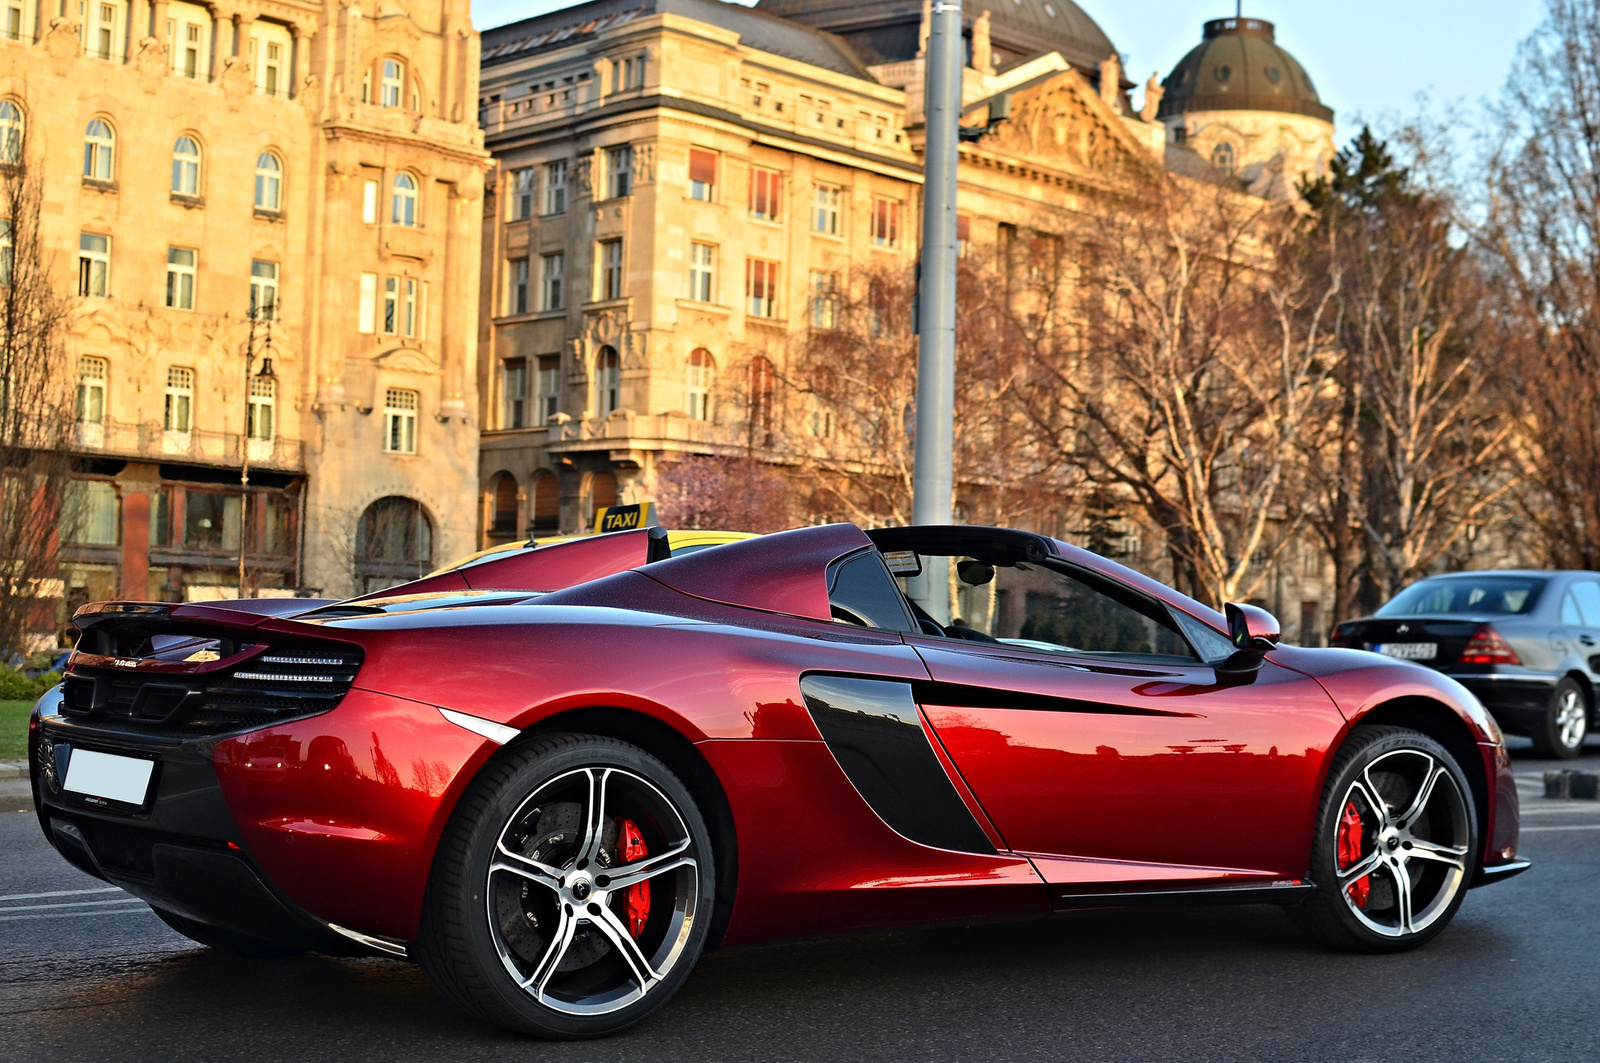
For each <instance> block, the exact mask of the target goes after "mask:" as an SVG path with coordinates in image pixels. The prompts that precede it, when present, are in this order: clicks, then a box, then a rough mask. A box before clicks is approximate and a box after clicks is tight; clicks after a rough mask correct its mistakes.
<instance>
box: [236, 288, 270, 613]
mask: <svg viewBox="0 0 1600 1063" xmlns="http://www.w3.org/2000/svg"><path fill="white" fill-rule="evenodd" d="M277 309H278V307H277V303H276V301H275V300H273V301H266V302H258V300H257V296H256V292H255V290H254V287H253V286H252V290H251V292H250V335H249V337H248V338H247V339H246V340H245V345H244V431H243V432H241V433H240V434H239V597H241V598H243V597H244V556H245V550H246V549H247V547H248V546H249V542H250V534H249V533H250V439H251V437H252V434H253V432H254V429H255V424H254V423H253V422H254V417H253V414H254V412H255V411H254V406H253V404H252V403H251V401H250V400H251V399H252V398H254V396H253V395H251V394H250V388H251V383H252V382H253V381H254V380H257V379H260V380H274V379H276V376H277V375H276V374H275V373H273V371H272V319H273V317H275V316H276V314H277ZM258 321H260V322H265V325H266V335H265V342H263V343H262V345H261V372H259V373H257V372H255V365H256V323H257V322H258Z"/></svg>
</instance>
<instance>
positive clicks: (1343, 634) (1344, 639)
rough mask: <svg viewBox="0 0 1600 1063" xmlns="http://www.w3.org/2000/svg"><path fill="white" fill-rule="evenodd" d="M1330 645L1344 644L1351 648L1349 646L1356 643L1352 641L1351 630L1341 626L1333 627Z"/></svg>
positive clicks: (1329, 640) (1329, 639)
mask: <svg viewBox="0 0 1600 1063" xmlns="http://www.w3.org/2000/svg"><path fill="white" fill-rule="evenodd" d="M1328 645H1330V646H1344V647H1346V648H1349V647H1352V646H1354V645H1355V643H1353V642H1351V641H1350V632H1349V631H1347V630H1345V628H1344V627H1343V626H1340V627H1336V628H1334V629H1333V634H1331V635H1329V636H1328Z"/></svg>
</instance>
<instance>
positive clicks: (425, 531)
mask: <svg viewBox="0 0 1600 1063" xmlns="http://www.w3.org/2000/svg"><path fill="white" fill-rule="evenodd" d="M432 568H433V521H432V520H430V519H429V518H428V514H427V511H426V510H424V509H423V508H422V504H421V503H419V502H417V501H416V500H415V499H411V498H405V497H403V496H401V495H390V496H388V497H387V498H380V499H378V500H377V501H376V502H374V503H372V505H370V506H368V507H367V508H366V511H365V512H363V513H362V514H361V520H360V522H359V523H358V524H357V525H356V551H355V572H354V573H353V574H354V576H355V582H356V590H357V591H358V592H360V593H366V592H369V591H376V590H382V589H383V588H385V587H392V586H394V585H395V584H397V583H404V582H406V581H407V580H413V579H416V578H417V577H419V576H422V575H425V574H427V572H428V571H429V570H430V569H432Z"/></svg>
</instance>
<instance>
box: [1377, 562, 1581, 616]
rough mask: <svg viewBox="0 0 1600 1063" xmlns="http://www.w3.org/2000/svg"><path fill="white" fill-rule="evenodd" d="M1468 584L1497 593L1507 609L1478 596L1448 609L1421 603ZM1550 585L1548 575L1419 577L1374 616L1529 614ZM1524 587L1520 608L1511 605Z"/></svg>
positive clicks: (1484, 574)
mask: <svg viewBox="0 0 1600 1063" xmlns="http://www.w3.org/2000/svg"><path fill="white" fill-rule="evenodd" d="M1461 584H1466V585H1468V586H1473V585H1476V586H1479V587H1482V588H1485V589H1488V590H1491V591H1493V592H1494V594H1495V596H1497V597H1498V598H1499V599H1500V602H1501V603H1502V605H1504V606H1507V607H1506V608H1485V607H1484V606H1483V604H1482V603H1483V602H1484V601H1485V598H1484V597H1483V596H1479V597H1477V598H1470V600H1464V601H1463V602H1461V603H1460V604H1459V605H1456V604H1454V603H1452V605H1451V607H1450V608H1447V609H1422V608H1418V605H1419V604H1420V603H1422V602H1423V601H1426V600H1427V599H1428V598H1430V597H1431V596H1433V595H1434V594H1436V593H1437V592H1438V591H1440V590H1442V589H1444V588H1445V587H1453V586H1456V585H1461ZM1549 584H1550V577H1549V576H1512V575H1506V574H1501V573H1481V574H1472V573H1462V574H1461V575H1454V576H1442V577H1438V578H1435V579H1426V580H1419V581H1418V582H1416V583H1413V584H1412V585H1411V586H1409V587H1407V588H1405V589H1404V590H1402V591H1401V592H1400V593H1399V594H1397V595H1395V596H1394V597H1393V598H1390V599H1389V600H1388V601H1387V602H1384V603H1383V604H1382V605H1380V606H1379V607H1378V609H1377V611H1376V612H1375V613H1373V615H1374V616H1382V617H1389V616H1529V615H1531V614H1532V613H1533V611H1534V610H1535V609H1537V608H1538V607H1539V602H1540V600H1541V599H1542V598H1543V597H1544V592H1545V588H1546V587H1548V586H1549ZM1519 589H1520V590H1522V592H1523V598H1522V601H1521V604H1520V605H1519V606H1518V607H1517V608H1509V606H1510V604H1511V603H1510V601H1509V599H1510V596H1511V595H1513V594H1515V593H1517V591H1518V590H1519Z"/></svg>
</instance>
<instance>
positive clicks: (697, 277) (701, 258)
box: [689, 244, 717, 303]
mask: <svg viewBox="0 0 1600 1063" xmlns="http://www.w3.org/2000/svg"><path fill="white" fill-rule="evenodd" d="M716 262H717V249H716V248H715V247H713V246H712V245H711V244H690V245H689V298H691V299H693V300H694V301H695V302H697V303H714V302H716V298H715V296H716V290H717V289H716V277H715V271H716Z"/></svg>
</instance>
